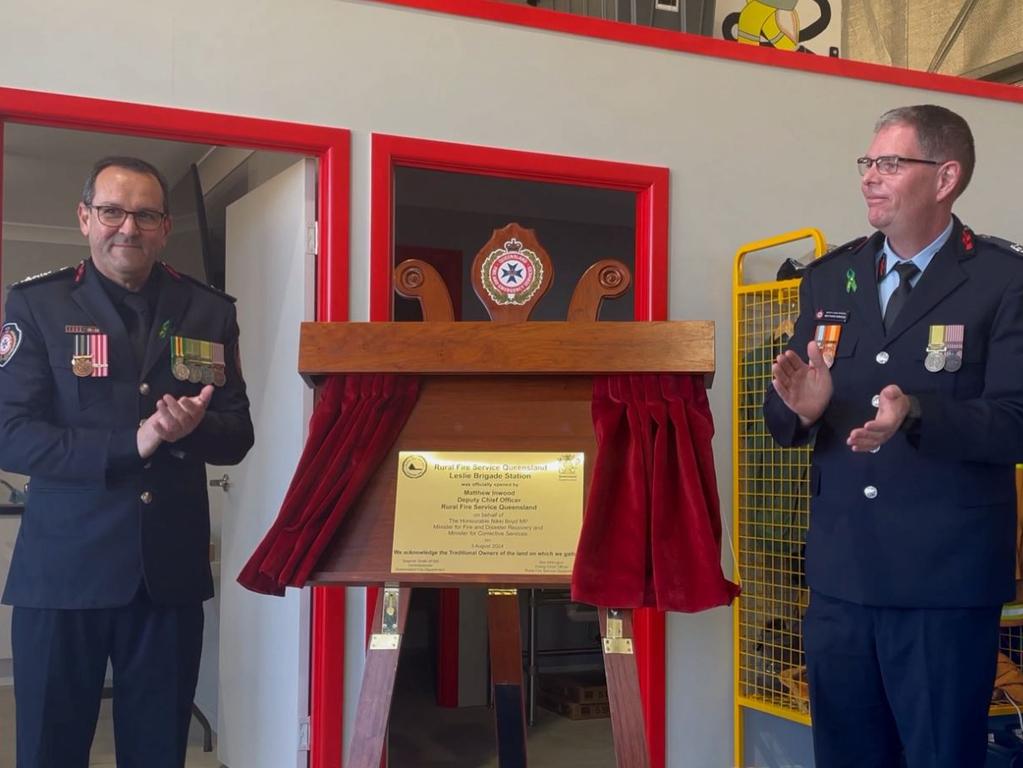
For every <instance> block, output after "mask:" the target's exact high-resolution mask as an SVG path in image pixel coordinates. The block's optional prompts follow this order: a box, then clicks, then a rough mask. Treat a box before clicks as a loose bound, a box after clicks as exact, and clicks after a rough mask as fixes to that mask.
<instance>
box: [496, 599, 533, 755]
mask: <svg viewBox="0 0 1023 768" xmlns="http://www.w3.org/2000/svg"><path fill="white" fill-rule="evenodd" d="M487 625H488V627H489V630H490V670H491V679H492V681H493V685H494V717H495V720H496V725H497V764H498V765H499V766H500V768H526V719H525V708H524V706H523V701H522V690H523V689H522V638H521V634H520V631H519V598H518V591H517V590H514V589H491V590H490V591H489V593H488V595H487Z"/></svg>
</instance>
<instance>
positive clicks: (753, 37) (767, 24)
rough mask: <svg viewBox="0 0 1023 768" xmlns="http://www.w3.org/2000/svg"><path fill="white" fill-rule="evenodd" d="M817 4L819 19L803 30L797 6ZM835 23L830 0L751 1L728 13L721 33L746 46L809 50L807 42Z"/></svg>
mask: <svg viewBox="0 0 1023 768" xmlns="http://www.w3.org/2000/svg"><path fill="white" fill-rule="evenodd" d="M810 5H816V6H817V8H818V10H819V11H820V15H819V17H818V18H817V20H816V21H813V22H811V23H810V24H808V25H807V26H805V27H803V28H802V29H800V27H799V13H798V10H797V7H796V6H800V7H805V6H810ZM830 23H831V2H830V0H810V1H809V2H805V0H748V2H747V3H746V5H745V6H744V7H743V8H742V10H739V11H735V12H734V13H730V14H728V15H727V16H725V18H724V21H723V22H722V24H721V36H722V37H723V38H724V39H725V40H733V41H738V42H739V43H740V44H742V45H767V46H772V47H774V48H779V49H781V50H783V51H805V52H808V53H812V51H808V50H807V48H806V46H805V43H806V42H808V41H810V40H812V39H814V38H815V37H817V36H818V35H820V34H821V33H822V32H823V31H824V30H825V29H827V28H828V24H830Z"/></svg>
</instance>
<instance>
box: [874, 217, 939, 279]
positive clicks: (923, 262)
mask: <svg viewBox="0 0 1023 768" xmlns="http://www.w3.org/2000/svg"><path fill="white" fill-rule="evenodd" d="M952 224H953V220H952V219H951V218H950V219H949V220H948V226H947V227H945V229H944V230H943V231H942V233H941V234H940V235H938V236H937V237H936V238H935V239H934V241H933V242H931V244H930V245H928V246H926V247H925V248H924V249H923V250H922V251H920V253H918V254H917V255H916V256H914V257H913V258H911V259H907V261H911V262H913V263H914V264H915V265H916V268H917V269H919V270H920V272H921V273H922V272H923V271H924V270H925V269H927V265H928V264H930V263H931V259H933V258H934V255H935V254H936V253H937V252H938V251H940V250H941V248H942V246H943V245H945V243H946V242H948V238H949V237H951V235H952ZM878 258H879V259H880V258H884V260H885V271H884V274H883V275H881V277H880V279H881V280H883V279H884V278H886V277H887V276H888V275H889V274H891V271H892V270H893V269H895V265H896V264H898V263H899V262H900V261H902V259H900V258H899V257H898V256H896V255H895V251H893V250H892V249H891V246H890V245H889V244H888V238H887V237H886V238H885V239H884V247H883V248H882V249H881V253H880V254H878Z"/></svg>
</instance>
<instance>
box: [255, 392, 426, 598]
mask: <svg viewBox="0 0 1023 768" xmlns="http://www.w3.org/2000/svg"><path fill="white" fill-rule="evenodd" d="M418 395H419V378H418V377H415V376H398V375H395V374H365V375H349V376H331V377H330V378H328V379H327V383H326V385H325V386H324V388H323V391H322V393H321V396H320V400H319V402H318V403H317V405H316V409H315V411H314V412H313V416H312V419H311V420H310V422H309V437H308V439H307V440H306V445H305V448H304V450H303V451H302V456H301V458H300V459H299V462H298V468H297V469H296V470H295V475H294V477H293V478H292V480H291V485H290V486H289V488H288V492H287V493H286V494H285V496H284V502H283V503H282V504H281V509H280V512H278V514H277V519H276V520H275V521H274V524H273V525H272V526H271V528H270V530H269V531H268V532H267V533H266V535H265V536H264V537H263V540H262V541H261V542H260V544H259V546H258V547H257V548H256V551H255V552H254V553H253V554H252V556H251V557H250V558H249V561H248V563H246V565H245V567H244V568H243V569H242V572H241V574H240V575H239V576H238V582H239V583H240V584H241V585H242V586H243V587H245V588H247V589H251V590H252V591H254V592H262V593H264V594H268V595H283V594H284V588H285V587H302V586H304V585H305V583H306V581H307V579H308V578H309V574H310V573H312V571H313V569H314V568H315V567H316V563H317V562H318V561H319V558H320V555H322V554H323V550H324V549H326V547H327V545H328V544H329V543H330V542H331V540H332V539H333V538H334V534H335V533H336V532H337V529H338V527H339V526H340V525H341V521H342V520H343V519H344V517H345V515H346V514H347V512H348V510H349V509H351V507H352V505H353V504H354V503H355V500H356V499H357V498H358V497H359V494H360V493H361V492H362V490H363V488H364V487H365V486H366V483H367V482H368V481H369V480H370V478H372V476H373V473H374V472H375V471H376V469H377V467H378V466H379V464H380V462H381V461H383V459H384V457H385V456H386V455H387V452H388V451H389V450H390V449H391V446H392V445H394V441H395V440H396V439H397V438H398V434H399V433H400V432H401V430H402V428H403V427H404V426H405V422H406V421H408V417H409V415H410V414H411V413H412V408H413V407H414V406H415V404H416V399H417V397H418Z"/></svg>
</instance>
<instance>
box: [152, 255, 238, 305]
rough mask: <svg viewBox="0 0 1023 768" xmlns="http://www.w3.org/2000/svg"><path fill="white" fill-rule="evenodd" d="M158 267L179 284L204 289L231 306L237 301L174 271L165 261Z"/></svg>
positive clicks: (217, 289) (218, 290)
mask: <svg viewBox="0 0 1023 768" xmlns="http://www.w3.org/2000/svg"><path fill="white" fill-rule="evenodd" d="M160 266H161V267H163V269H164V271H165V272H166V273H167V274H168V275H170V276H171V277H172V278H174V279H175V280H177V281H179V282H186V283H190V284H192V285H195V286H198V287H199V288H204V289H206V290H207V291H209V292H210V293H212V294H214V295H215V296H219V297H220V298H222V299H226V300H227V301H230V302H231V303H232V304H233V303H234V302H236V301H237V299H236V298H235V297H234V296H232V295H231V294H229V293H224V291H222V290H220V289H219V288H214V287H213V286H212V285H208V284H206V283H204V282H203V281H202V280H196V279H195V278H194V277H192V276H191V275H188V274H185V273H183V272H178V271H177V270H176V269H174V267H172V266H170V265H169V264H167V262H165V261H161V262H160Z"/></svg>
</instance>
